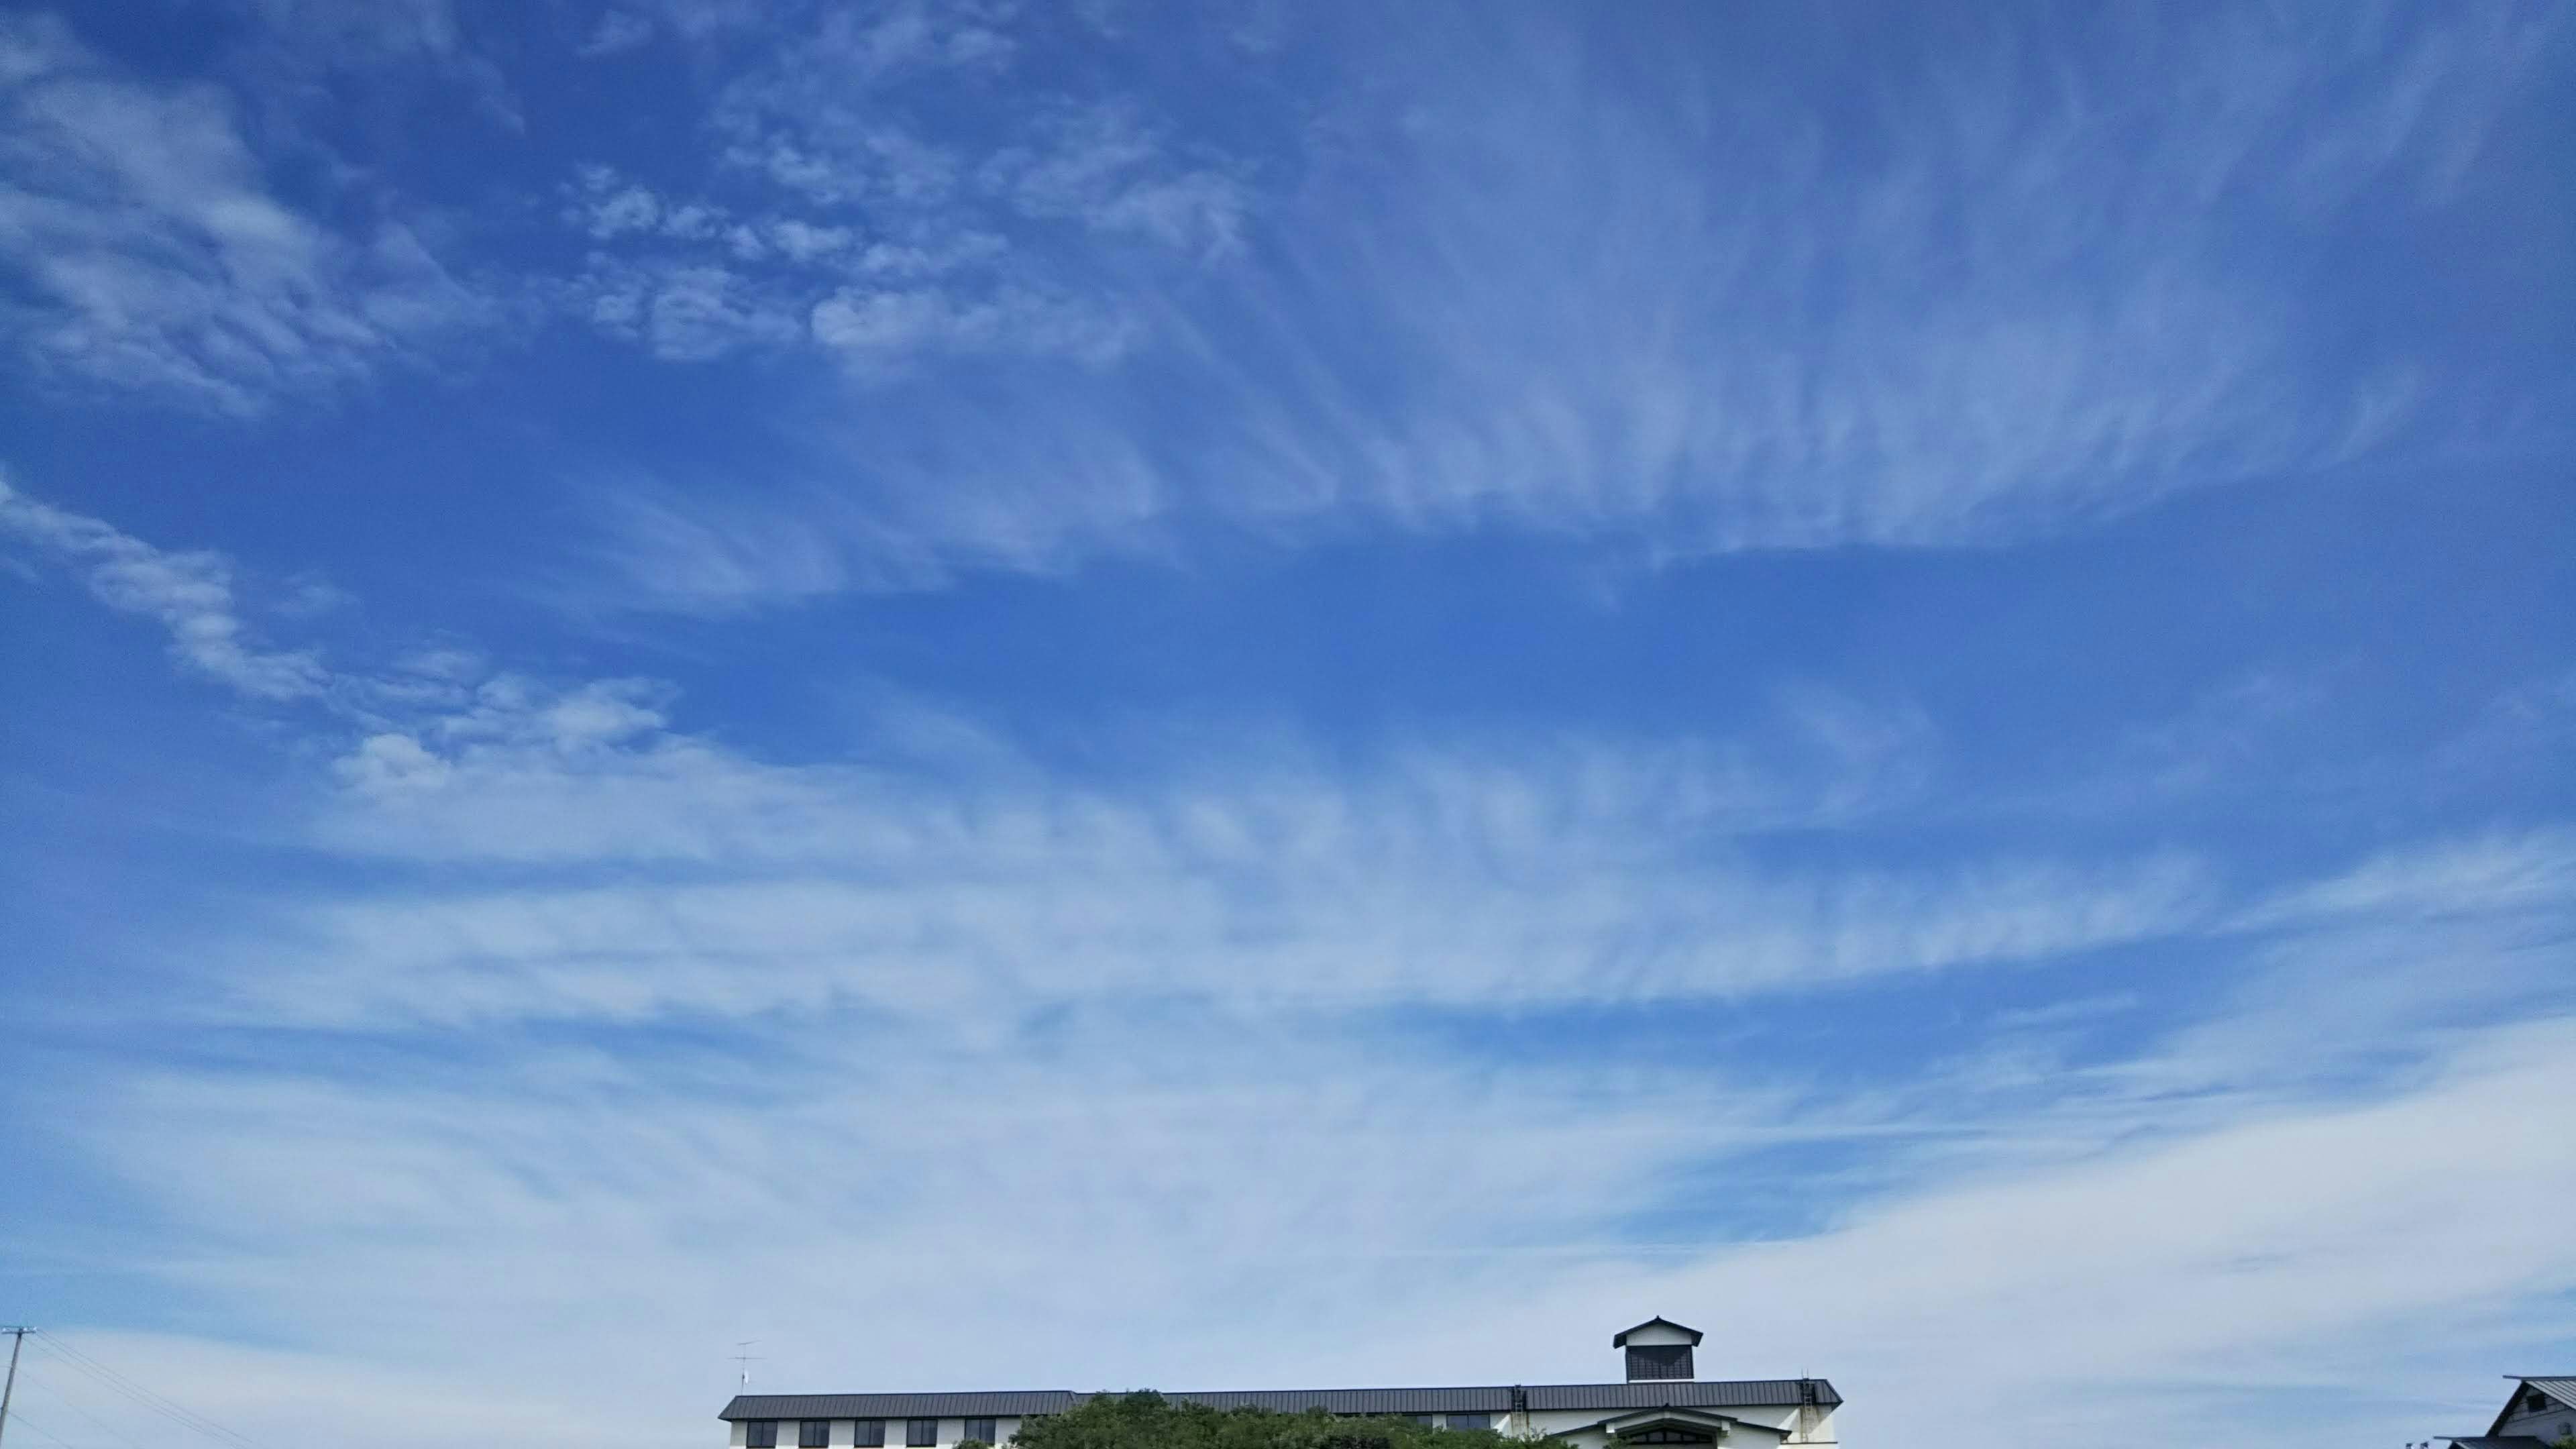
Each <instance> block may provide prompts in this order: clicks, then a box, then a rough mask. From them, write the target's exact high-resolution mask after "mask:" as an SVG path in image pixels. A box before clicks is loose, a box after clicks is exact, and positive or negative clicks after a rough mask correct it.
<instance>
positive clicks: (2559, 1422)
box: [2451, 1374, 2576, 1449]
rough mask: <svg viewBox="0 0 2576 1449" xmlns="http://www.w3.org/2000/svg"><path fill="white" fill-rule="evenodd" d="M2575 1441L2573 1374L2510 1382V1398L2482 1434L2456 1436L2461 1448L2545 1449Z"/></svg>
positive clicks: (2574, 1387)
mask: <svg viewBox="0 0 2576 1449" xmlns="http://www.w3.org/2000/svg"><path fill="white" fill-rule="evenodd" d="M2562 1439H2576V1374H2557V1375H2549V1376H2543V1377H2539V1378H2518V1379H2515V1380H2514V1381H2513V1397H2512V1398H2509V1399H2507V1400H2505V1401H2504V1408H2503V1409H2502V1410H2500V1411H2498V1413H2497V1414H2496V1416H2495V1422H2494V1423H2492V1424H2489V1425H2488V1426H2487V1431H2486V1432H2485V1433H2483V1434H2469V1435H2461V1436H2458V1437H2455V1438H2453V1439H2452V1440H2451V1442H2452V1443H2453V1444H2456V1445H2459V1446H2461V1449H2545V1446H2547V1445H2551V1444H2555V1443H2557V1442H2559V1441H2560V1440H2562Z"/></svg>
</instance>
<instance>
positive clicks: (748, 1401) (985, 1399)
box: [716, 1389, 1078, 1419]
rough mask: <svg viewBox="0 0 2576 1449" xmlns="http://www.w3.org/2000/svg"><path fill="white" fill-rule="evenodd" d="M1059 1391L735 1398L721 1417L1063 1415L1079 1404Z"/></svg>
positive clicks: (889, 1417)
mask: <svg viewBox="0 0 2576 1449" xmlns="http://www.w3.org/2000/svg"><path fill="white" fill-rule="evenodd" d="M1077 1401H1078V1400H1077V1397H1076V1396H1075V1395H1073V1394H1070V1393H1067V1392H1065V1391H1064V1390H1062V1389H1001V1390H991V1391H985V1392H978V1393H961V1394H737V1395H735V1396H734V1400H733V1402H732V1403H730V1404H727V1405H725V1407H724V1412H723V1413H721V1414H718V1415H717V1416H716V1417H717V1418H719V1419H930V1418H941V1419H967V1418H975V1419H983V1418H1020V1417H1023V1416H1026V1415H1029V1414H1061V1413H1063V1412H1064V1411H1065V1410H1067V1409H1070V1408H1072V1407H1073V1406H1074V1404H1075V1403H1076V1402H1077Z"/></svg>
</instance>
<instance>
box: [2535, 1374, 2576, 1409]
mask: <svg viewBox="0 0 2576 1449" xmlns="http://www.w3.org/2000/svg"><path fill="white" fill-rule="evenodd" d="M2523 1382H2524V1383H2526V1384H2529V1385H2531V1386H2532V1387H2533V1388H2535V1389H2538V1390H2540V1391H2541V1392H2542V1393H2544V1394H2547V1395H2548V1396H2549V1397H2551V1398H2553V1399H2556V1400H2557V1401H2558V1402H2560V1403H2562V1404H2570V1405H2576V1378H2570V1379H2524V1380H2523Z"/></svg>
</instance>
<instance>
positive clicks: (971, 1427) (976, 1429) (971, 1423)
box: [960, 1419, 1002, 1444]
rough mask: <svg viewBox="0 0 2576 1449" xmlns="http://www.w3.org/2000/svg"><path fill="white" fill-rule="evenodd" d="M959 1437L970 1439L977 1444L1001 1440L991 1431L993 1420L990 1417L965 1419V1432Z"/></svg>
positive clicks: (994, 1442)
mask: <svg viewBox="0 0 2576 1449" xmlns="http://www.w3.org/2000/svg"><path fill="white" fill-rule="evenodd" d="M960 1437H963V1438H967V1439H972V1440H974V1441H975V1442H977V1443H979V1444H998V1443H1000V1442H1002V1441H1001V1437H1000V1436H999V1435H997V1434H995V1433H994V1432H993V1421H992V1420H990V1419H969V1420H967V1421H966V1432H965V1433H964V1434H963V1435H962V1436H960Z"/></svg>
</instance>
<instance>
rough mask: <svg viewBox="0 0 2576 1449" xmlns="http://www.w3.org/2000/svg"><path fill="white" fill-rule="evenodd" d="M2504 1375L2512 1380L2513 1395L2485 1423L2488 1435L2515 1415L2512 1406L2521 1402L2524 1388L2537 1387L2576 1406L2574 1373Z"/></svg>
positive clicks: (2575, 1379)
mask: <svg viewBox="0 0 2576 1449" xmlns="http://www.w3.org/2000/svg"><path fill="white" fill-rule="evenodd" d="M2505 1377H2506V1378H2509V1379H2512V1380H2513V1397H2512V1398H2510V1399H2507V1400H2505V1401H2504V1409H2503V1411H2502V1412H2501V1413H2498V1414H2497V1415H2496V1416H2495V1422H2494V1423H2492V1424H2489V1425H2487V1433H2488V1434H2489V1435H2492V1434H2494V1433H2495V1431H2497V1430H2498V1429H2501V1428H2503V1427H2504V1421H2505V1420H2507V1419H2510V1418H2513V1417H2515V1415H2514V1411H2513V1406H2514V1405H2516V1404H2518V1403H2520V1402H2522V1391H2523V1390H2524V1389H2538V1390H2540V1391H2541V1392H2542V1393H2544V1394H2547V1395H2548V1396H2549V1397H2551V1398H2553V1399H2556V1400H2557V1401H2558V1402H2560V1403H2562V1404H2565V1405H2568V1406H2569V1407H2571V1408H2576V1374H2520V1375H2516V1374H2506V1375H2505Z"/></svg>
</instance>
